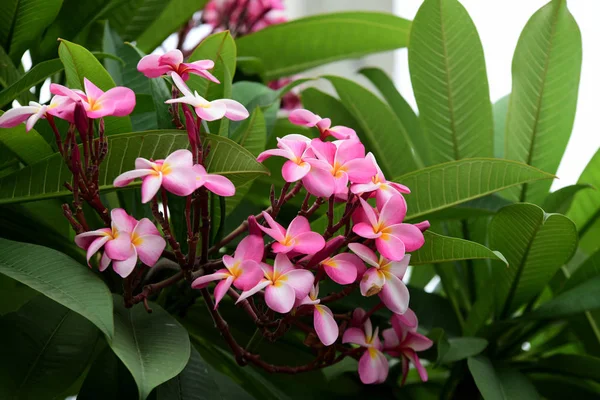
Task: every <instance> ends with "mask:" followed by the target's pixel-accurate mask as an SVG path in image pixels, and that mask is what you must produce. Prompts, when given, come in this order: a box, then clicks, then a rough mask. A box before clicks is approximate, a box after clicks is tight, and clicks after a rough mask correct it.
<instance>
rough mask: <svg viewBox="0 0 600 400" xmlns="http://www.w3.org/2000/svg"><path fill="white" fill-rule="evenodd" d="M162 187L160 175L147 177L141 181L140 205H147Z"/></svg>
mask: <svg viewBox="0 0 600 400" xmlns="http://www.w3.org/2000/svg"><path fill="white" fill-rule="evenodd" d="M161 185H162V173H159V174H158V175H147V176H145V177H144V179H142V203H144V204H145V203H147V202H149V201H150V200H152V198H153V197H154V196H156V193H158V189H160V186H161Z"/></svg>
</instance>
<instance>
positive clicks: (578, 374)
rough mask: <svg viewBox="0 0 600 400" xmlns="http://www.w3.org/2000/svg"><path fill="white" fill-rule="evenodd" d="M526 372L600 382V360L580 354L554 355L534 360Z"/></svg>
mask: <svg viewBox="0 0 600 400" xmlns="http://www.w3.org/2000/svg"><path fill="white" fill-rule="evenodd" d="M527 371H530V372H546V373H552V374H557V375H561V376H572V377H574V378H588V379H592V380H593V381H595V382H600V358H598V357H592V356H588V355H580V354H555V355H553V356H550V357H547V358H542V359H539V360H536V362H535V363H534V364H533V365H531V366H530V367H528V368H527Z"/></svg>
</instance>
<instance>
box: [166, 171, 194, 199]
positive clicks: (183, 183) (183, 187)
mask: <svg viewBox="0 0 600 400" xmlns="http://www.w3.org/2000/svg"><path fill="white" fill-rule="evenodd" d="M162 186H163V187H164V188H165V189H166V190H168V191H169V192H171V193H173V194H174V195H177V196H187V195H190V194H192V192H193V191H194V190H196V186H197V184H196V171H195V170H194V169H193V168H192V167H191V166H189V167H174V168H171V170H170V171H169V173H167V174H163V179H162Z"/></svg>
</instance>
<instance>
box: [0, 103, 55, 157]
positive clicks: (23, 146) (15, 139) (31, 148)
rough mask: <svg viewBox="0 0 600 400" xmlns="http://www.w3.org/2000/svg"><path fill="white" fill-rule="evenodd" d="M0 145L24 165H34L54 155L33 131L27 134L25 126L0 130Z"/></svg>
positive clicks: (1, 112)
mask: <svg viewBox="0 0 600 400" xmlns="http://www.w3.org/2000/svg"><path fill="white" fill-rule="evenodd" d="M2 114H4V112H3V111H0V115H2ZM39 122H40V123H46V122H45V121H39ZM0 143H2V144H3V145H4V146H6V147H8V148H9V149H10V150H11V151H12V152H13V154H14V155H16V156H17V157H18V158H19V160H21V162H23V164H25V165H29V164H34V163H36V162H38V161H40V160H43V159H44V158H46V157H48V156H51V155H52V154H53V153H54V151H53V150H52V147H50V145H49V144H48V143H47V142H46V141H45V140H44V138H43V137H42V136H41V135H40V134H39V133H37V131H36V130H35V129H32V130H30V131H29V132H27V131H26V130H25V124H19V125H17V126H15V127H13V128H2V129H0Z"/></svg>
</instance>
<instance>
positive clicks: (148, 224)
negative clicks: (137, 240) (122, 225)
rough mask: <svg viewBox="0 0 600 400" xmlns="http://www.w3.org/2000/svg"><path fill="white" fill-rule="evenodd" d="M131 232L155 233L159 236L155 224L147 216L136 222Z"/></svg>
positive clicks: (137, 233) (138, 233) (140, 234)
mask: <svg viewBox="0 0 600 400" xmlns="http://www.w3.org/2000/svg"><path fill="white" fill-rule="evenodd" d="M133 232H134V233H135V234H136V235H137V236H147V235H156V236H160V232H159V231H158V229H157V228H156V225H154V223H152V221H150V220H149V219H148V218H142V219H140V220H139V222H137V223H136V225H135V228H134V229H133Z"/></svg>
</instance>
